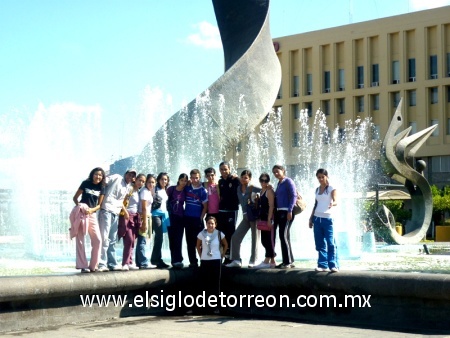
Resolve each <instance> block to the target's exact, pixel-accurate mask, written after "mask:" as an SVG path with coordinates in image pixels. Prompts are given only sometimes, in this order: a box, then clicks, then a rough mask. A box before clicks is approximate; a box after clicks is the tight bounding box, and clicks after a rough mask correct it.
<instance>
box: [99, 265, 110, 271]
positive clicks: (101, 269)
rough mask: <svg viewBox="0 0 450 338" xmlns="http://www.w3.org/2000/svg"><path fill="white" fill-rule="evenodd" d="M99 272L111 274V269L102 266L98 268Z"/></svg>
mask: <svg viewBox="0 0 450 338" xmlns="http://www.w3.org/2000/svg"><path fill="white" fill-rule="evenodd" d="M98 271H99V272H109V269H108V268H107V267H106V266H101V267H99V268H98Z"/></svg>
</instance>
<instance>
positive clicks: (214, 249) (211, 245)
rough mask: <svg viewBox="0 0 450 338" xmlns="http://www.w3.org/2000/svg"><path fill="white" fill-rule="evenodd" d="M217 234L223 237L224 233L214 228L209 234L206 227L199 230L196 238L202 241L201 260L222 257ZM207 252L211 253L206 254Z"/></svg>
mask: <svg viewBox="0 0 450 338" xmlns="http://www.w3.org/2000/svg"><path fill="white" fill-rule="evenodd" d="M219 234H220V238H221V239H223V238H225V235H224V234H223V233H222V232H220V231H219V230H214V232H213V233H211V234H210V233H209V232H208V231H206V229H205V230H202V231H200V233H199V234H198V236H197V238H198V239H200V240H201V241H202V256H201V257H200V259H201V260H203V261H210V260H213V259H222V256H221V255H220V246H219V241H220V239H219ZM208 253H211V254H212V255H208Z"/></svg>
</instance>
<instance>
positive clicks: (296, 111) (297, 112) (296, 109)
mask: <svg viewBox="0 0 450 338" xmlns="http://www.w3.org/2000/svg"><path fill="white" fill-rule="evenodd" d="M292 116H293V117H294V120H298V119H299V118H300V107H299V105H298V104H293V105H292Z"/></svg>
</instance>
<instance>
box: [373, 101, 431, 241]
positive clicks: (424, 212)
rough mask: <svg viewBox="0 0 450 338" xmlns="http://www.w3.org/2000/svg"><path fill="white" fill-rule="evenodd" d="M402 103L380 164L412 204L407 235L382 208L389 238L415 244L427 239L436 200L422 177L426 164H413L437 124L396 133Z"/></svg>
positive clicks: (383, 147) (384, 208) (388, 134)
mask: <svg viewBox="0 0 450 338" xmlns="http://www.w3.org/2000/svg"><path fill="white" fill-rule="evenodd" d="M402 101H403V99H402V100H400V103H399V105H398V107H397V109H396V111H395V114H394V116H393V118H392V121H391V124H390V125H389V129H388V131H387V133H386V136H385V137H384V140H383V145H382V151H381V163H382V166H383V169H384V171H385V172H386V174H387V175H388V176H390V177H392V178H393V179H395V180H396V181H398V182H400V183H401V184H403V185H404V186H405V187H406V188H407V190H408V192H409V194H410V195H411V201H412V217H411V220H410V221H408V223H407V226H406V231H405V232H406V233H405V235H403V236H401V235H400V234H398V233H397V232H396V231H395V219H394V217H393V215H392V213H391V212H390V211H389V209H388V208H387V207H386V206H383V210H382V214H383V215H382V217H381V218H383V219H384V221H383V223H385V225H386V226H387V228H388V232H389V235H390V236H391V238H392V239H393V240H394V241H395V242H396V243H398V244H414V243H418V242H419V241H420V240H422V239H423V238H424V236H425V235H426V233H427V230H428V227H429V225H430V222H431V217H432V212H433V197H432V195H431V188H430V185H429V183H428V181H427V180H426V178H425V177H424V176H423V175H422V171H423V170H424V169H425V162H423V161H417V162H416V163H414V159H415V155H416V152H417V151H418V150H419V148H420V147H421V146H422V145H423V144H424V143H425V141H426V140H427V139H428V137H430V135H431V134H432V133H433V131H434V130H435V129H436V127H437V125H434V126H431V127H428V128H426V129H424V130H422V131H419V132H417V133H415V134H413V135H409V133H410V131H411V127H409V128H407V129H405V130H403V131H400V132H398V133H397V131H398V130H399V128H400V127H401V126H402V125H403V117H402V109H401V107H402Z"/></svg>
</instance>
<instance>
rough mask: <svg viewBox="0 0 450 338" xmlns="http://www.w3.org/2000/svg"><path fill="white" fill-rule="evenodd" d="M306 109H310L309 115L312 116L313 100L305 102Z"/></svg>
mask: <svg viewBox="0 0 450 338" xmlns="http://www.w3.org/2000/svg"><path fill="white" fill-rule="evenodd" d="M305 109H307V110H308V117H311V116H312V113H313V111H312V102H305Z"/></svg>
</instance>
